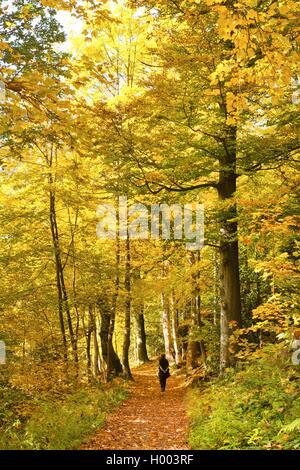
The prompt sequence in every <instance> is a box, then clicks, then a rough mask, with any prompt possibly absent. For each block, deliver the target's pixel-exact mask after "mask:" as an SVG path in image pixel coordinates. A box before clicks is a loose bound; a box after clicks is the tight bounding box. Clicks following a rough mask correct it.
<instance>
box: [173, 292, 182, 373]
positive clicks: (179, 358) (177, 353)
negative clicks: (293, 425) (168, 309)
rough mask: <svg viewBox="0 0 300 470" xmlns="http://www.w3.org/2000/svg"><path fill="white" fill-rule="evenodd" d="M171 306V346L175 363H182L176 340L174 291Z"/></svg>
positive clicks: (176, 323)
mask: <svg viewBox="0 0 300 470" xmlns="http://www.w3.org/2000/svg"><path fill="white" fill-rule="evenodd" d="M171 306H172V337H173V347H174V354H175V364H177V365H180V364H182V356H181V352H180V349H179V344H178V343H179V341H178V310H177V308H176V304H175V292H174V290H173V291H172V295H171Z"/></svg>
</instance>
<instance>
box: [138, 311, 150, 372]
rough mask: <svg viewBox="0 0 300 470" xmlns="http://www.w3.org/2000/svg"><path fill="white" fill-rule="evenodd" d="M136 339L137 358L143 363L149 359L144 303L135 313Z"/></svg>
mask: <svg viewBox="0 0 300 470" xmlns="http://www.w3.org/2000/svg"><path fill="white" fill-rule="evenodd" d="M135 339H136V356H137V357H136V358H137V361H138V362H139V363H141V364H144V363H145V362H148V361H149V358H148V353H147V346H146V331H145V319H144V313H143V305H140V307H139V310H138V311H137V312H136V314H135Z"/></svg>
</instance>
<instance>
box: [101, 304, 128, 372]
mask: <svg viewBox="0 0 300 470" xmlns="http://www.w3.org/2000/svg"><path fill="white" fill-rule="evenodd" d="M97 305H98V309H99V312H100V316H101V327H100V341H101V351H102V357H103V360H104V362H105V363H106V365H107V356H108V330H109V325H110V314H109V313H107V310H108V306H107V305H106V303H105V302H101V301H100V300H99V301H98V303H97ZM122 371H123V367H122V364H121V361H120V359H119V356H118V355H117V353H116V352H115V349H114V347H113V344H112V343H111V373H110V374H111V375H112V374H116V375H119V374H121V373H122ZM108 378H109V377H108Z"/></svg>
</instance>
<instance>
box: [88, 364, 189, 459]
mask: <svg viewBox="0 0 300 470" xmlns="http://www.w3.org/2000/svg"><path fill="white" fill-rule="evenodd" d="M133 376H134V380H135V382H134V383H133V385H132V386H131V387H130V396H129V399H128V400H126V401H125V402H124V403H122V404H121V405H120V406H119V407H118V408H117V409H116V410H115V411H114V412H113V413H111V414H109V415H108V416H107V419H106V424H105V426H104V427H103V428H101V429H100V430H99V431H98V432H96V434H95V435H94V436H92V437H91V439H90V440H89V442H88V443H86V444H84V445H83V446H82V447H81V449H83V450H84V449H89V450H90V449H95V450H97V449H98V450H99V449H100V450H101V449H102V450H104V449H108V450H116V449H123V450H124V449H125V450H133V449H135V450H137V449H150V450H152V449H155V450H170V449H175V450H180V449H183V450H185V449H189V446H188V443H187V432H188V419H187V417H186V413H185V405H184V397H185V388H184V383H183V378H181V377H176V376H175V375H174V374H172V375H171V377H170V378H169V379H168V381H167V387H166V391H165V392H164V393H162V392H161V391H160V388H159V383H158V377H157V364H156V362H155V363H153V362H152V363H150V364H147V365H144V366H142V367H140V368H138V369H135V370H133Z"/></svg>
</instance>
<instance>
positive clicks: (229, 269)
mask: <svg viewBox="0 0 300 470" xmlns="http://www.w3.org/2000/svg"><path fill="white" fill-rule="evenodd" d="M226 130H227V140H226V141H224V148H225V157H224V158H223V159H221V160H220V164H221V170H220V174H219V183H218V194H219V199H220V200H221V201H227V204H226V208H225V209H224V210H223V211H222V214H221V227H220V232H221V237H220V297H221V298H220V303H221V315H220V317H221V318H220V328H221V344H220V373H221V375H222V374H223V373H224V370H225V368H226V367H228V366H230V365H232V364H233V363H234V359H233V357H232V356H231V355H230V354H229V337H230V334H231V331H232V329H234V328H236V327H239V326H240V325H241V295H240V277H239V253H238V234H237V226H238V224H237V207H236V203H235V201H234V200H233V197H234V195H235V192H236V180H237V174H236V128H235V127H233V126H227V128H226ZM229 200H231V203H229ZM232 322H234V323H232Z"/></svg>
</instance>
